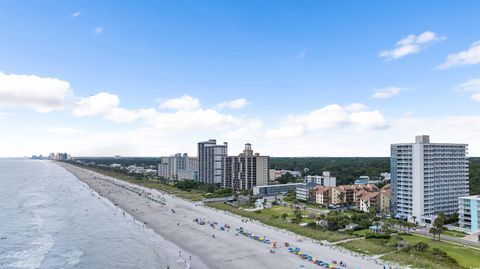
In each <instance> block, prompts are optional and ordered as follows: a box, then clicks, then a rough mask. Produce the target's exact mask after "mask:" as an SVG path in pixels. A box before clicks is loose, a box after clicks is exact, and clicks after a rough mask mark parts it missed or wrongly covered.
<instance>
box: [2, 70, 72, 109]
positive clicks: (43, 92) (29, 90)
mask: <svg viewBox="0 0 480 269" xmlns="http://www.w3.org/2000/svg"><path fill="white" fill-rule="evenodd" d="M71 95H72V90H71V89H70V84H69V83H68V82H66V81H63V80H59V79H57V78H49V77H39V76H35V75H15V74H5V73H2V72H0V106H8V107H28V108H31V109H34V110H36V111H39V112H43V113H46V112H49V111H52V110H59V109H63V108H64V105H65V103H66V102H67V99H68V98H69V97H71Z"/></svg>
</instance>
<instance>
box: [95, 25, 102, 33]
mask: <svg viewBox="0 0 480 269" xmlns="http://www.w3.org/2000/svg"><path fill="white" fill-rule="evenodd" d="M94 32H95V34H101V33H103V27H100V26H98V27H96V28H95V31H94Z"/></svg>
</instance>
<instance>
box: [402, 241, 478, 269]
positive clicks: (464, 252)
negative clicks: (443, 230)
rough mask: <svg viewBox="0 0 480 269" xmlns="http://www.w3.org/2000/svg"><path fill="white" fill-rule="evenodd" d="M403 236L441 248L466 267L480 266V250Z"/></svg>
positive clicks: (431, 246) (413, 242)
mask: <svg viewBox="0 0 480 269" xmlns="http://www.w3.org/2000/svg"><path fill="white" fill-rule="evenodd" d="M402 238H403V239H405V240H406V241H407V242H409V243H412V244H415V243H417V242H425V243H427V244H429V245H430V248H439V249H441V250H443V251H445V252H446V253H447V254H448V255H449V256H451V257H452V258H454V259H455V260H457V261H458V263H459V264H460V265H461V266H463V267H465V268H469V267H480V250H476V249H472V248H469V247H463V246H459V245H456V244H452V243H448V242H445V241H438V240H436V241H434V240H433V239H430V238H425V237H421V236H415V235H402Z"/></svg>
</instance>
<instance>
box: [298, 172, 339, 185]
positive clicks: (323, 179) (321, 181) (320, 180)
mask: <svg viewBox="0 0 480 269" xmlns="http://www.w3.org/2000/svg"><path fill="white" fill-rule="evenodd" d="M312 181H313V182H315V183H316V184H317V185H322V186H330V187H335V186H337V178H335V177H332V176H330V172H327V171H325V172H323V173H322V175H321V176H317V175H309V176H306V177H305V182H312Z"/></svg>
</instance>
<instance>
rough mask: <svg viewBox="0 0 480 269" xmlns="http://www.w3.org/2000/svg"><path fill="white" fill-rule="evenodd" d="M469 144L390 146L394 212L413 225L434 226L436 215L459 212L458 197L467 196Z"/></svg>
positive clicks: (421, 140)
mask: <svg viewBox="0 0 480 269" xmlns="http://www.w3.org/2000/svg"><path fill="white" fill-rule="evenodd" d="M467 147H468V145H467V144H449V143H430V138H429V136H427V135H421V136H417V137H416V138H415V143H402V144H392V145H391V177H392V179H391V185H392V204H391V209H392V213H393V215H394V216H395V217H396V218H404V219H407V220H408V221H410V222H413V221H416V222H418V223H432V222H433V219H434V218H435V216H436V215H437V214H438V213H440V212H444V213H445V214H447V215H449V214H454V213H457V211H458V198H459V197H462V196H467V195H468V159H467Z"/></svg>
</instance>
